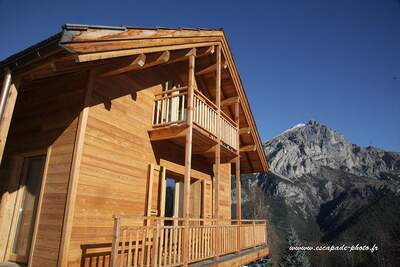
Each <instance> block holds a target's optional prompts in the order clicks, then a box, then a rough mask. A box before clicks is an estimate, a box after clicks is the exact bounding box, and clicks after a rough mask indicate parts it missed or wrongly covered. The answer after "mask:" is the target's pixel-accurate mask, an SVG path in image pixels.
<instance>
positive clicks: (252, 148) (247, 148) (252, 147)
mask: <svg viewBox="0 0 400 267" xmlns="http://www.w3.org/2000/svg"><path fill="white" fill-rule="evenodd" d="M256 149H257V146H256V145H248V146H243V147H241V148H240V153H243V152H253V151H256Z"/></svg>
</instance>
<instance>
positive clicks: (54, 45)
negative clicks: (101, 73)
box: [0, 24, 268, 171]
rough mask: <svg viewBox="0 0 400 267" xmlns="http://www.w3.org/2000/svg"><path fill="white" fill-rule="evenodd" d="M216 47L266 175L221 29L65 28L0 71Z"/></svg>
mask: <svg viewBox="0 0 400 267" xmlns="http://www.w3.org/2000/svg"><path fill="white" fill-rule="evenodd" d="M214 44H221V45H222V49H223V53H224V54H225V55H226V56H225V57H226V61H227V63H228V69H229V72H230V74H231V78H232V85H233V86H234V87H235V88H236V90H237V93H238V95H239V96H240V98H241V99H243V100H244V101H242V102H241V106H242V109H243V110H245V112H244V116H245V118H246V121H247V124H248V125H249V126H250V127H251V128H252V129H254V131H252V133H251V135H252V136H253V137H252V139H253V140H254V142H255V145H256V147H257V152H256V154H258V157H257V158H259V159H260V160H261V166H262V170H263V171H267V170H268V161H267V159H266V156H265V153H264V150H263V146H262V143H261V140H260V137H259V134H258V131H257V127H256V124H255V121H254V118H253V115H252V113H251V110H250V105H249V103H248V99H247V97H246V94H245V91H244V89H243V85H242V82H241V79H240V76H239V73H238V70H237V68H236V64H235V63H234V59H233V56H232V54H231V50H230V48H229V45H228V42H227V40H226V36H225V33H224V31H223V29H221V28H218V29H205V28H165V27H156V28H146V27H130V26H121V27H114V26H101V25H83V24H65V25H63V27H62V32H59V33H57V34H55V35H53V36H51V37H49V38H48V39H46V40H44V41H42V42H39V43H37V44H35V45H33V46H31V47H29V48H27V49H25V50H23V51H21V52H19V53H16V54H14V55H12V56H10V57H8V58H6V59H5V60H3V61H1V62H0V68H2V69H4V68H9V69H11V70H12V71H13V72H14V73H16V74H18V73H19V72H20V73H23V72H26V71H27V70H29V69H32V68H33V66H35V64H36V65H39V66H40V64H41V62H43V61H44V60H45V59H46V58H51V57H52V56H54V57H55V56H58V55H60V54H62V55H69V56H72V57H73V59H75V62H72V63H73V64H75V65H77V64H76V63H78V64H81V63H82V62H95V61H104V60H105V59H107V60H108V59H113V58H121V57H124V56H129V55H135V54H140V53H152V52H156V51H160V49H162V48H166V49H168V50H174V49H175V50H179V49H183V48H194V47H202V46H206V45H214ZM34 63H35V64H34ZM78 66H80V65H78ZM36 67H37V66H36ZM247 110H248V112H247ZM249 154H251V155H253V154H254V153H253V152H251V153H247V154H246V155H247V157H248V155H249ZM248 161H249V163H250V165H251V161H252V159H251V157H250V158H248ZM256 169H259V168H256ZM259 170H261V169H259Z"/></svg>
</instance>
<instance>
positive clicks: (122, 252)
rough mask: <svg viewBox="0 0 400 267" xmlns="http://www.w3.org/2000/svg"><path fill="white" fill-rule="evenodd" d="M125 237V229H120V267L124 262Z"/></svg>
mask: <svg viewBox="0 0 400 267" xmlns="http://www.w3.org/2000/svg"><path fill="white" fill-rule="evenodd" d="M125 238H126V229H122V234H121V242H122V249H121V258H120V261H119V266H120V267H123V266H124V262H125Z"/></svg>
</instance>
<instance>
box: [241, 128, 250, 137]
mask: <svg viewBox="0 0 400 267" xmlns="http://www.w3.org/2000/svg"><path fill="white" fill-rule="evenodd" d="M250 133H251V128H250V127H246V128H240V129H239V134H240V135H244V134H250Z"/></svg>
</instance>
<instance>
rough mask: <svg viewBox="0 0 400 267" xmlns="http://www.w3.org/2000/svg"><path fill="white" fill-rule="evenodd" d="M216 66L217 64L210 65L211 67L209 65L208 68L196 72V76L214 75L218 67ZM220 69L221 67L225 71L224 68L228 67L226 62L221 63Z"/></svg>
mask: <svg viewBox="0 0 400 267" xmlns="http://www.w3.org/2000/svg"><path fill="white" fill-rule="evenodd" d="M217 65H218V64H217V63H215V64H212V65H210V66H208V67H206V68H204V69H202V70H200V71H198V72H196V75H204V74H207V73H212V72H214V73H216V71H217V67H218V66H217ZM222 67H223V68H224V69H226V68H227V67H228V64H227V63H226V61H224V62H223V63H222Z"/></svg>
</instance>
